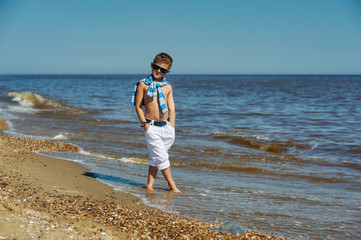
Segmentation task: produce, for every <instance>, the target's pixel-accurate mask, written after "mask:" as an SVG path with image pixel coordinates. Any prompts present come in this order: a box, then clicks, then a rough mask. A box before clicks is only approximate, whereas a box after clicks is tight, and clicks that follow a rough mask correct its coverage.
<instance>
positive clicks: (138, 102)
mask: <svg viewBox="0 0 361 240" xmlns="http://www.w3.org/2000/svg"><path fill="white" fill-rule="evenodd" d="M144 87H145V84H144V83H143V82H140V83H138V87H137V93H136V95H135V103H134V105H135V111H136V112H137V115H138V118H139V121H140V122H146V121H147V120H146V119H145V116H144V111H143V101H144ZM148 127H149V125H148V124H147V125H145V127H144V129H145V130H147V129H148Z"/></svg>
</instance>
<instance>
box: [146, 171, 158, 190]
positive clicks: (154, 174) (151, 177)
mask: <svg viewBox="0 0 361 240" xmlns="http://www.w3.org/2000/svg"><path fill="white" fill-rule="evenodd" d="M157 172H158V168H157V167H153V166H149V170H148V184H147V190H148V191H153V190H154V189H153V185H154V181H155V178H156V177H157Z"/></svg>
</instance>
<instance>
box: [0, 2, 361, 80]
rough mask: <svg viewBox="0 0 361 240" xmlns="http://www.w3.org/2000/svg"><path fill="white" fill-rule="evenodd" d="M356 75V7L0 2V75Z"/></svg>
mask: <svg viewBox="0 0 361 240" xmlns="http://www.w3.org/2000/svg"><path fill="white" fill-rule="evenodd" d="M163 51H164V52H167V53H169V54H170V55H171V56H172V57H173V59H174V66H173V68H172V73H174V74H361V0H217V1H215V0H192V1H190V0H179V1H175V0H174V1H169V0H168V1H161V0H159V1H156V0H154V1H149V0H133V1H125V0H124V1H122V0H105V1H104V0H0V74H83V73H84V74H133V73H140V74H143V73H149V71H150V62H151V61H152V59H153V57H154V55H155V54H157V53H158V52H163Z"/></svg>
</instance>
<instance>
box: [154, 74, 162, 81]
mask: <svg viewBox="0 0 361 240" xmlns="http://www.w3.org/2000/svg"><path fill="white" fill-rule="evenodd" d="M152 77H153V80H154V81H156V82H163V79H164V77H162V78H155V77H154V76H153V75H152Z"/></svg>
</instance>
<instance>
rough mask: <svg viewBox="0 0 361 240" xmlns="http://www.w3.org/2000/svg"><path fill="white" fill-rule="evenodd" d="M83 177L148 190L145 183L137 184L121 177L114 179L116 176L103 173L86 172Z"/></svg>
mask: <svg viewBox="0 0 361 240" xmlns="http://www.w3.org/2000/svg"><path fill="white" fill-rule="evenodd" d="M83 175H84V176H87V177H92V178H97V179H101V180H106V181H112V182H119V183H123V184H127V185H131V186H135V187H141V188H147V186H146V185H145V184H143V183H139V182H135V181H132V180H129V179H125V178H121V177H114V176H109V175H104V174H101V173H93V172H85V173H83Z"/></svg>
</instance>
